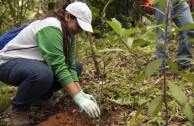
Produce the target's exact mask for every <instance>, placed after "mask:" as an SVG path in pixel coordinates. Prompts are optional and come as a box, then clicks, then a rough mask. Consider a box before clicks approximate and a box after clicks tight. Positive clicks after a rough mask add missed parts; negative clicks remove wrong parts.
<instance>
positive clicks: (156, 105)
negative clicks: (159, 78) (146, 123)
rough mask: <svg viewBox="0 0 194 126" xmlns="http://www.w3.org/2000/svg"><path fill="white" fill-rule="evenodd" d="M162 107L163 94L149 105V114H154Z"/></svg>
mask: <svg viewBox="0 0 194 126" xmlns="http://www.w3.org/2000/svg"><path fill="white" fill-rule="evenodd" d="M161 107H162V96H158V97H156V98H154V99H153V100H152V101H151V102H150V104H149V105H148V116H154V115H155V114H157V113H158V112H159V111H160V109H161Z"/></svg>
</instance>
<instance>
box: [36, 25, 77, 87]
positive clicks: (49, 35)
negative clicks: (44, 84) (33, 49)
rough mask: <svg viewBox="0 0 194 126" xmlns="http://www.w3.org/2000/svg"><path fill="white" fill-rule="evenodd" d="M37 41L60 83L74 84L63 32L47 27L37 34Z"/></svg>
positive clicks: (64, 84)
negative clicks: (67, 61)
mask: <svg viewBox="0 0 194 126" xmlns="http://www.w3.org/2000/svg"><path fill="white" fill-rule="evenodd" d="M35 39H36V41H37V44H38V46H39V48H40V50H41V52H42V56H43V58H44V60H45V62H46V63H47V64H48V66H49V67H50V68H51V69H52V70H53V72H54V74H55V76H56V77H57V79H58V81H59V83H60V84H61V85H62V86H66V85H68V84H70V83H72V82H74V80H73V78H72V75H71V72H70V71H69V70H68V67H67V65H66V63H65V56H64V52H63V42H62V32H61V30H60V29H59V28H57V27H54V26H48V27H45V28H43V29H41V30H40V31H38V32H37V33H36V35H35Z"/></svg>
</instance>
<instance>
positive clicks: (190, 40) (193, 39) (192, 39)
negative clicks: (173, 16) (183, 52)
mask: <svg viewBox="0 0 194 126" xmlns="http://www.w3.org/2000/svg"><path fill="white" fill-rule="evenodd" d="M180 42H194V38H188V39H186V40H183V41H180Z"/></svg>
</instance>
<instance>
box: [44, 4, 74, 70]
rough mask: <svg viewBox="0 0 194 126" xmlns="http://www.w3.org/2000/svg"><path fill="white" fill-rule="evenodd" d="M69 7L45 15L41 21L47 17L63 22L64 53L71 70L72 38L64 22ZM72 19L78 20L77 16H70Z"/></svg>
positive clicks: (64, 6)
mask: <svg viewBox="0 0 194 126" xmlns="http://www.w3.org/2000/svg"><path fill="white" fill-rule="evenodd" d="M68 5H69V3H66V4H65V5H63V6H62V7H61V8H58V9H57V10H53V11H49V12H48V13H47V14H45V15H44V16H43V17H42V18H41V19H45V18H47V17H56V18H57V19H58V20H59V21H60V22H61V27H62V34H63V52H64V55H65V63H66V64H67V66H68V69H70V68H71V48H70V37H69V34H68V32H67V26H66V22H65V20H64V15H65V13H66V7H67V6H68ZM70 18H71V19H76V17H75V16H73V15H70Z"/></svg>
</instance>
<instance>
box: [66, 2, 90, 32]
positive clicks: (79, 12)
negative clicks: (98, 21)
mask: <svg viewBox="0 0 194 126" xmlns="http://www.w3.org/2000/svg"><path fill="white" fill-rule="evenodd" d="M66 10H67V11H68V12H69V13H70V14H72V15H73V16H75V17H76V18H77V21H78V24H79V26H80V27H81V28H82V29H83V30H85V31H89V32H93V29H92V25H91V22H92V13H91V10H90V9H89V7H88V6H87V5H86V4H85V3H82V2H74V3H71V4H69V5H68V6H67V8H66Z"/></svg>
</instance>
